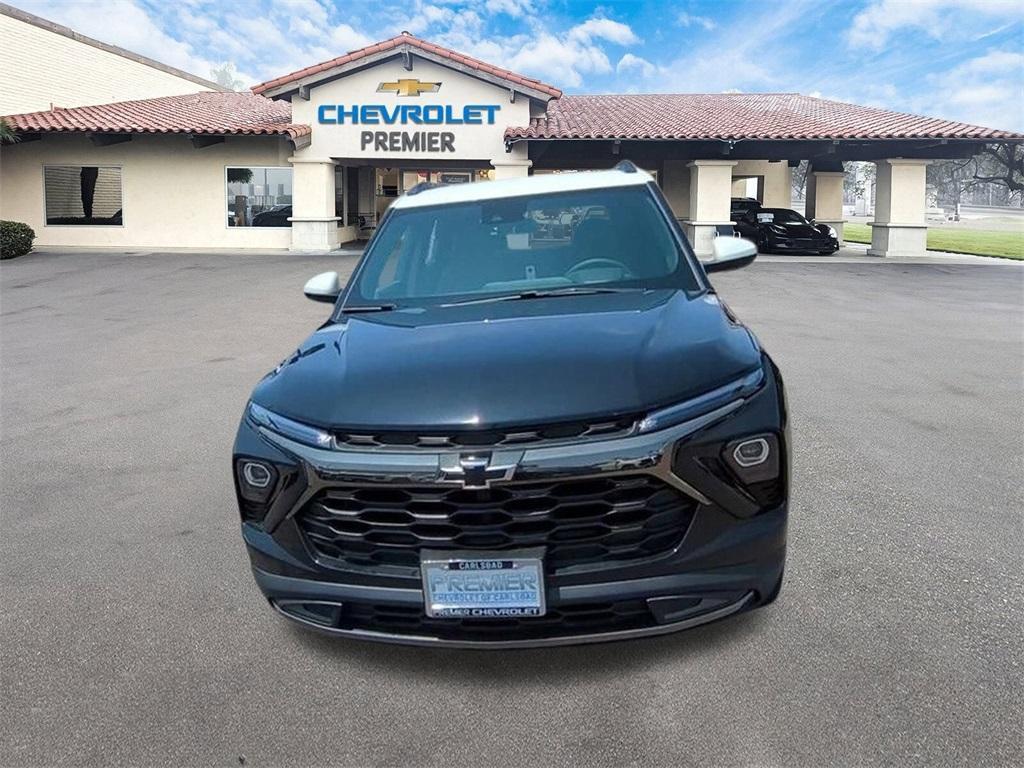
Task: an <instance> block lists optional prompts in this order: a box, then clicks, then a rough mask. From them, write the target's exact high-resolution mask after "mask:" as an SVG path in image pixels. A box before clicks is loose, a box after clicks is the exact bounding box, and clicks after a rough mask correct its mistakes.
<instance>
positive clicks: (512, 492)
mask: <svg viewBox="0 0 1024 768" xmlns="http://www.w3.org/2000/svg"><path fill="white" fill-rule="evenodd" d="M694 510H695V502H694V501H692V500H691V499H690V498H689V497H687V496H684V495H683V494H681V493H680V492H678V491H676V490H675V489H674V488H672V487H671V486H669V485H666V484H665V483H664V482H662V481H661V480H659V479H657V478H655V477H652V476H650V475H627V476H621V477H608V478H598V479H587V480H569V481H552V482H545V483H522V484H510V485H504V486H498V487H493V488H486V489H480V490H469V489H460V488H445V487H442V486H429V487H401V488H399V487H386V486H382V487H362V488H347V487H346V488H329V489H326V490H324V491H322V492H320V494H318V495H317V496H316V497H315V498H314V499H312V500H311V501H310V502H309V503H308V504H307V505H306V506H305V507H304V508H303V509H302V510H301V511H300V513H299V515H298V517H297V521H298V524H299V527H300V529H301V530H302V532H303V534H304V535H305V537H306V540H307V541H308V542H309V544H310V546H311V547H312V548H313V550H314V551H315V552H316V553H317V554H318V555H320V556H322V557H326V558H332V559H338V560H344V561H347V562H349V563H353V564H358V565H397V566H408V567H411V568H417V567H419V552H420V549H442V550H443V549H471V550H484V551H501V550H508V549H520V548H526V547H535V546H544V547H545V548H546V550H545V563H546V565H547V568H548V570H549V571H550V570H554V569H556V568H559V567H564V566H568V565H579V564H585V563H595V562H607V561H622V560H632V559H637V558H643V557H650V556H653V555H657V554H660V553H663V552H667V551H670V550H671V549H673V548H674V547H675V546H676V545H677V544H678V543H679V542H680V541H681V540H682V538H683V535H684V534H685V533H686V529H687V528H688V527H689V525H690V521H691V520H692V518H693V513H694Z"/></svg>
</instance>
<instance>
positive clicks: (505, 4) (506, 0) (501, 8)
mask: <svg viewBox="0 0 1024 768" xmlns="http://www.w3.org/2000/svg"><path fill="white" fill-rule="evenodd" d="M484 7H485V8H486V9H487V12H488V13H490V14H494V15H496V14H499V13H504V14H507V15H509V16H511V17H512V18H513V19H518V18H519V17H520V16H524V15H526V14H529V13H533V3H532V2H531V0H487V2H486V3H484Z"/></svg>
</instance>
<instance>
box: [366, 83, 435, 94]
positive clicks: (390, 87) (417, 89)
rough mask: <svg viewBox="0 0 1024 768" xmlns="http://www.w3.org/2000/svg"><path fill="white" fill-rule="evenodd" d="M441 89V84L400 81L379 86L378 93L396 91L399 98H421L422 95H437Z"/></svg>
mask: <svg viewBox="0 0 1024 768" xmlns="http://www.w3.org/2000/svg"><path fill="white" fill-rule="evenodd" d="M440 88H441V84H440V83H424V82H421V81H420V80H413V79H408V80H406V79H399V80H396V81H395V82H393V83H381V84H380V85H378V86H377V93H388V92H390V91H394V92H395V93H396V94H398V95H399V96H419V95H420V94H421V93H436V92H437V91H439V90H440Z"/></svg>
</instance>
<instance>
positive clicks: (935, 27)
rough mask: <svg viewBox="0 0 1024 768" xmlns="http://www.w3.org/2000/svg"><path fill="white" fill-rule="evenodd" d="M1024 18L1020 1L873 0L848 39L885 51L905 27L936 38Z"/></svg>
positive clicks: (977, 32) (976, 32)
mask: <svg viewBox="0 0 1024 768" xmlns="http://www.w3.org/2000/svg"><path fill="white" fill-rule="evenodd" d="M1005 19H1011V20H1021V19H1024V3H1022V2H1020V0H982V2H978V0H873V2H872V3H871V4H870V5H868V6H867V7H866V8H865V9H864V10H863V11H861V12H860V13H858V14H857V15H856V16H855V17H854V19H853V25H852V26H851V27H850V29H849V30H848V32H847V40H848V41H849V43H850V45H852V46H854V47H861V48H870V49H873V50H876V51H877V50H882V49H883V48H884V47H885V46H886V44H887V43H888V42H889V38H890V37H892V36H893V35H894V34H896V33H898V32H900V31H901V30H905V29H917V30H920V31H923V32H924V33H926V34H927V35H929V36H930V37H933V38H935V39H937V40H941V39H946V38H971V37H974V38H978V37H986V36H987V35H988V34H991V33H992V32H993V31H994V30H989V29H987V28H986V26H987V25H991V24H992V23H993V22H994V21H1002V20H1005Z"/></svg>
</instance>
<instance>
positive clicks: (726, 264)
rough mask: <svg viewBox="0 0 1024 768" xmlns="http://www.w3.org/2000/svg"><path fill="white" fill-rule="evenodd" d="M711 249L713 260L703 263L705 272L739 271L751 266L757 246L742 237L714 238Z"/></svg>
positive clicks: (755, 255)
mask: <svg viewBox="0 0 1024 768" xmlns="http://www.w3.org/2000/svg"><path fill="white" fill-rule="evenodd" d="M711 247H712V249H713V250H714V252H715V258H714V259H712V260H711V261H705V262H703V264H704V271H705V272H724V271H726V270H727V269H739V268H740V267H745V266H747V265H749V264H753V263H754V259H756V258H757V246H756V245H754V244H753V243H752V242H750V241H749V240H744V239H743V238H742V237H716V238H715V239H714V240H713V241H712V246H711Z"/></svg>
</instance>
